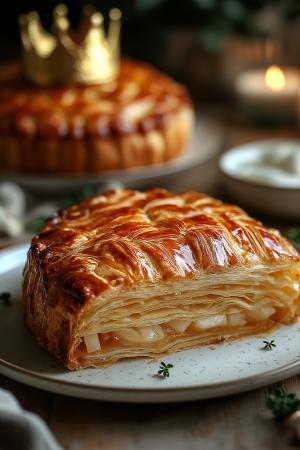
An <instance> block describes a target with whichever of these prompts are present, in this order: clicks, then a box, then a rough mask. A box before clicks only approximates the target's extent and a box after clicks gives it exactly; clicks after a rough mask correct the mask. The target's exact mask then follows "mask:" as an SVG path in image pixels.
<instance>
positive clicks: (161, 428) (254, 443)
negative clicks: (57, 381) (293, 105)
mask: <svg viewBox="0 0 300 450" xmlns="http://www.w3.org/2000/svg"><path fill="white" fill-rule="evenodd" d="M223 122H224V120H223ZM224 130H225V144H224V148H229V147H231V146H233V145H237V144H240V143H243V142H246V141H250V140H256V139H263V138H268V137H291V138H292V137H298V136H299V132H298V130H297V129H295V128H291V129H288V128H287V129H280V130H260V129H257V128H253V127H251V126H249V125H247V124H243V123H237V122H236V121H235V120H231V117H230V114H227V115H226V122H224ZM208 178H210V187H211V188H212V191H214V190H215V191H216V192H220V187H219V186H218V175H217V171H216V161H212V162H211V163H210V168H209V170H208ZM198 181H199V180H197V170H196V169H195V170H194V171H193V170H192V171H190V172H188V173H187V174H186V175H185V177H184V179H181V180H180V186H178V181H177V182H175V183H174V186H172V187H174V188H177V190H183V189H186V188H189V189H195V190H196V189H197V186H198ZM209 190H211V189H209ZM284 385H285V386H286V387H287V388H288V389H289V390H291V391H293V392H295V393H296V394H298V395H299V396H300V376H298V377H294V378H291V379H289V380H286V381H285V382H284ZM0 387H2V388H5V389H8V390H10V391H11V392H12V393H13V394H14V395H15V396H16V398H17V399H18V400H19V401H20V403H21V404H22V406H23V407H24V408H25V409H27V410H29V411H32V412H35V413H36V414H38V415H39V416H41V417H42V418H43V419H44V420H45V421H46V423H47V424H48V426H49V427H50V429H51V430H52V432H53V434H54V436H55V437H56V439H57V441H58V442H59V443H60V444H61V446H62V447H63V448H64V449H66V450H154V449H155V450H167V449H172V450H182V449H184V450H200V449H201V450H221V449H222V450H256V449H257V450H292V449H296V448H299V447H297V443H296V442H295V440H294V439H293V437H292V436H291V435H290V434H289V433H288V432H287V431H286V430H285V429H283V428H282V426H280V425H279V424H278V423H276V422H275V421H274V419H272V418H271V417H270V414H269V412H268V410H267V408H266V396H267V388H264V389H259V390H256V391H252V392H248V393H244V394H240V395H234V396H230V397H225V398H220V399H214V400H206V401H197V402H190V403H178V404H166V405H141V404H139V405H130V404H114V403H105V402H96V401H90V400H81V399H75V398H71V397H64V396H61V395H55V394H51V393H48V392H44V391H41V390H38V389H35V388H32V387H29V386H25V385H23V384H20V383H17V382H15V381H12V380H9V379H8V378H6V377H4V376H0Z"/></svg>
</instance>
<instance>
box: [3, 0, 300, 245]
mask: <svg viewBox="0 0 300 450" xmlns="http://www.w3.org/2000/svg"><path fill="white" fill-rule="evenodd" d="M65 3H66V5H67V6H68V8H69V17H70V20H71V23H72V25H73V26H74V27H76V25H77V24H78V22H79V19H80V15H81V12H82V9H83V7H84V6H85V5H87V4H91V3H92V4H94V5H95V6H96V8H97V9H98V10H101V12H102V13H103V15H104V17H106V18H107V15H108V11H109V10H110V9H111V8H112V7H115V6H117V7H119V8H120V9H121V10H122V14H123V18H122V39H121V43H122V54H123V55H126V56H128V57H130V58H134V59H139V60H143V61H147V62H150V63H152V64H154V65H155V66H156V67H157V68H159V69H160V70H162V71H164V72H166V73H168V74H170V75H171V76H172V77H174V78H175V79H176V80H178V81H180V82H181V83H183V84H185V85H186V86H187V88H188V90H189V92H190V94H191V96H192V99H193V102H194V105H195V109H196V111H197V120H196V128H195V136H196V137H195V138H194V141H193V145H194V146H196V147H199V152H200V151H201V152H202V156H203V157H202V158H200V159H199V158H195V159H194V160H191V161H189V164H185V165H183V167H182V171H181V177H180V180H179V178H178V170H177V171H175V172H173V171H172V170H169V169H168V170H165V171H162V172H160V173H159V174H158V173H157V174H155V173H153V176H151V177H149V176H148V177H145V179H144V180H143V176H144V175H143V174H142V175H141V176H140V177H139V176H137V177H131V178H130V177H129V178H127V179H125V181H124V179H123V178H121V179H118V177H117V178H116V179H115V178H114V179H112V180H111V181H112V182H113V183H115V184H116V185H118V183H119V184H120V185H126V186H128V187H132V188H135V187H138V188H139V187H141V188H147V187H151V186H153V185H160V186H164V187H167V188H170V189H174V190H175V191H183V190H187V189H194V190H200V191H204V192H207V193H209V194H213V195H216V196H219V197H221V198H224V199H226V200H227V199H229V200H234V201H238V202H239V203H240V204H242V206H244V205H245V207H248V208H249V209H250V211H251V212H252V211H253V212H254V213H256V215H259V217H262V218H264V217H265V215H266V216H267V220H269V219H268V210H267V208H266V211H264V206H263V204H261V205H260V206H259V207H258V208H257V211H255V210H256V208H255V205H256V203H255V202H256V198H255V199H254V201H253V198H252V201H251V199H250V202H249V198H248V201H247V196H248V197H249V196H250V197H251V195H254V194H251V192H250V194H249V192H248V193H245V192H244V191H243V194H242V195H243V197H242V198H241V197H239V196H237V197H236V196H235V195H234V191H236V190H239V187H238V185H234V186H231V187H230V186H229V185H228V183H226V176H224V173H223V175H222V174H221V172H220V169H219V167H218V162H219V159H220V155H221V154H223V153H224V151H226V150H228V149H230V148H232V147H235V146H237V145H240V144H244V143H249V142H253V141H257V140H259V141H260V140H264V139H269V138H272V139H280V140H282V139H283V140H287V139H293V140H294V141H293V142H297V140H298V138H299V111H300V107H299V89H298V80H299V68H300V45H299V32H300V2H299V0H184V1H175V0H122V1H117V0H113V1H109V0H101V1H88V2H86V1H82V0H77V1H76V2H74V1H73V2H71V1H70V0H69V1H66V2H65ZM56 5H57V1H54V0H47V2H41V1H38V0H23V1H14V0H10V2H9V4H7V5H6V7H5V12H4V11H3V14H4V17H5V18H4V19H3V20H2V23H1V28H0V39H1V46H0V58H1V61H2V62H3V63H4V62H6V61H15V60H16V59H18V58H19V55H20V42H19V29H18V20H17V19H18V17H19V16H20V14H22V13H24V12H28V11H30V10H36V11H38V12H39V14H40V16H41V20H42V23H43V24H44V25H45V27H46V28H48V29H49V28H50V24H51V19H52V11H53V8H54V7H55V6H56ZM273 66H275V67H276V68H279V70H280V74H279V78H280V77H282V76H283V77H284V80H285V81H284V85H282V86H281V87H279V88H278V86H277V84H276V83H277V81H278V74H277V75H276V73H275V75H274V73H273V72H272V73H271V84H270V83H268V80H265V78H263V80H264V81H263V86H261V83H262V82H261V81H260V80H261V78H262V74H263V76H264V77H265V74H266V72H267V70H268V68H272V67H273ZM255 71H256V72H255ZM247 73H248V75H249V73H250V75H249V77H248V79H246V80H245V78H247V76H248V75H247ZM245 74H246V77H245V76H244V75H245ZM253 74H254V75H253ZM282 74H283V75H282ZM241 75H242V77H241ZM276 76H277V78H276ZM272 77H273V78H272ZM274 77H275V79H274ZM272 80H273V81H272ZM295 80H296V81H295ZM265 83H266V84H265ZM272 83H273V84H272ZM274 83H275V84H274ZM295 86H296V87H295ZM197 130H198V131H197ZM293 148H294V150H293V152H294V153H293V154H292V153H291V151H290V153H289V154H288V157H289V158H290V159H291V157H292V158H294V155H295V154H296V153H297V151H298V150H299V149H298V150H295V146H294V147H293ZM295 152H296V153H295ZM297 154H298V153H297ZM205 155H206V156H205ZM291 155H292V156H291ZM294 159H295V158H294ZM295 161H296V160H295ZM297 161H299V162H298V163H297ZM297 161H296V162H295V164H294V163H293V164H294V166H293V167H294V169H295V170H294V169H293V170H294V172H295V173H298V172H299V174H298V175H299V177H300V158H298V160H297ZM297 164H298V165H297ZM177 169H178V168H177ZM297 171H298V172H297ZM287 177H289V175H287ZM299 177H298V178H299ZM0 178H2V180H3V181H4V180H5V177H4V176H1V175H0ZM295 179H296V178H295ZM260 181H261V180H260ZM298 183H299V186H298V185H297V183H296V185H295V186H296V187H297V186H298V187H297V189H295V186H294V187H293V188H294V190H297V196H296V197H295V196H294V194H291V193H288V196H286V194H287V190H286V189H285V192H284V194H285V197H284V200H280V201H281V202H284V203H285V202H286V201H288V202H289V203H290V204H292V209H293V210H296V212H294V213H292V214H290V213H289V214H287V215H286V214H285V213H284V214H281V210H280V205H279V206H278V211H275V214H274V208H273V211H272V214H271V215H272V216H278V218H280V216H282V217H283V219H282V217H281V219H282V220H283V222H285V225H286V224H287V223H289V224H290V223H291V224H292V225H293V226H294V227H295V224H296V226H298V221H299V219H300V212H299V211H298V206H295V202H296V204H297V202H298V203H299V201H300V181H299V179H298ZM88 184H89V183H87V185H88ZM277 184H278V183H277ZM19 185H21V187H22V183H21V184H20V183H19ZM275 185H276V182H275ZM26 186H27V188H28V185H26ZM285 187H286V186H285ZM277 188H278V186H277ZM279 188H280V186H279ZM80 189H81V191H80V192H82V185H81V187H80ZM84 189H85V192H86V193H87V194H90V193H93V192H94V191H93V189H95V187H93V188H90V187H89V186H84ZM25 190H26V189H25ZM42 191H43V195H44V194H45V189H44V188H43V189H42ZM50 191H51V189H50ZM51 192H52V197H54V198H51V199H50V200H51V201H52V200H53V201H55V202H56V200H57V198H55V197H57V195H58V194H57V193H55V192H54V191H53V190H52V191H51ZM51 192H50V193H51ZM80 192H79V193H77V194H76V195H74V194H70V193H69V192H67V190H66V192H64V193H63V194H61V193H60V194H59V195H60V196H61V195H63V196H65V197H66V201H65V205H67V204H72V202H73V203H74V201H77V200H78V199H81V198H82V194H81V193H80ZM39 194H41V192H39V186H38V183H35V184H34V189H31V188H28V189H27V190H26V196H27V199H26V202H27V203H26V205H30V208H31V207H32V205H36V203H37V198H38V197H39ZM48 194H49V193H48ZM255 195H256V196H258V197H259V196H260V193H259V192H256V193H255ZM48 197H51V195H48ZM28 198H29V200H28ZM0 199H1V194H0ZM32 199H33V200H32ZM243 199H245V202H243ZM276 199H277V200H276ZM286 199H287V200H286ZM47 201H48V200H47ZM276 201H277V202H278V201H279V200H278V192H277V193H275V194H273V196H271V197H270V196H269V197H267V200H266V199H265V198H264V202H271V203H272V202H273V203H274V202H276ZM39 202H40V201H39ZM39 202H38V203H39ZM43 203H45V201H44V200H43ZM55 204H57V202H56V203H55ZM40 206H41V205H40V203H39V207H40ZM26 208H27V206H26ZM28 208H29V207H28ZM30 208H29V209H30ZM39 211H40V210H39ZM43 211H44V210H43ZM46 211H48V210H47V208H46ZM276 212H278V214H276ZM265 213H266V214H265ZM43 215H44V214H41V213H35V214H32V217H33V218H34V220H37V224H38V226H40V224H41V223H42V221H43ZM286 217H288V220H287V219H286ZM40 219H41V221H40V222H39V220H40ZM0 221H1V218H0ZM299 242H300V238H299Z"/></svg>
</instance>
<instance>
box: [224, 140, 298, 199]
mask: <svg viewBox="0 0 300 450" xmlns="http://www.w3.org/2000/svg"><path fill="white" fill-rule="evenodd" d="M272 143H274V144H275V143H276V144H280V143H297V144H299V145H300V139H297V138H286V139H285V138H272V139H261V140H259V141H250V142H247V143H245V144H240V145H237V146H235V147H232V148H230V149H229V150H227V151H225V153H223V154H222V155H221V156H220V158H219V164H218V165H219V170H220V172H221V173H222V174H223V175H224V176H226V177H227V178H230V179H232V180H234V181H237V182H239V183H242V184H245V185H247V186H252V187H258V188H263V189H268V190H270V191H277V192H278V191H282V192H295V193H299V192H300V187H299V188H297V187H288V186H271V185H270V184H264V183H260V182H258V181H251V180H245V179H243V178H241V177H239V176H235V175H233V174H232V173H230V174H229V173H228V172H227V170H226V168H225V160H226V159H227V158H228V157H231V156H232V155H233V154H236V153H239V152H240V151H241V150H243V149H245V148H249V147H252V146H258V147H259V146H261V145H266V144H272Z"/></svg>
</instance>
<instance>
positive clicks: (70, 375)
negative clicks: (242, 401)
mask: <svg viewBox="0 0 300 450" xmlns="http://www.w3.org/2000/svg"><path fill="white" fill-rule="evenodd" d="M27 249H28V245H23V246H19V247H15V248H13V249H9V250H5V251H2V252H0V291H1V292H3V291H7V292H10V293H11V295H12V301H11V304H10V305H5V304H1V305H0V373H2V374H4V375H6V376H8V377H10V378H13V379H15V380H17V381H19V382H22V383H25V384H29V385H31V386H34V387H37V388H40V389H45V390H48V391H51V392H55V393H58V394H63V395H70V396H74V397H82V398H88V399H94V400H106V401H114V402H120V401H126V402H132V403H138V402H148V403H156V402H161V403H163V402H176V401H187V400H198V399H206V398H212V397H218V396H225V395H229V394H234V393H239V392H244V391H249V390H251V389H254V388H258V387H261V386H264V385H267V384H269V383H274V382H278V381H279V380H282V379H284V378H286V377H288V376H293V375H295V374H297V373H299V372H300V349H299V339H300V324H299V323H295V324H293V325H290V326H283V327H281V328H280V329H278V330H277V331H276V332H274V333H273V334H272V336H269V339H271V338H272V339H274V340H275V342H276V347H275V348H273V350H272V351H266V350H263V342H262V341H263V339H264V336H260V337H256V338H245V339H243V340H241V341H239V342H233V343H225V344H220V345H217V346H204V347H200V348H197V349H193V350H188V351H184V352H179V353H176V354H173V355H169V356H164V357H162V358H161V359H159V360H157V361H156V362H149V361H148V360H146V359H131V360H128V361H121V362H118V363H116V364H114V365H113V366H111V367H109V368H107V369H84V370H79V371H75V372H70V371H68V370H67V369H65V368H64V367H63V366H62V365H61V364H60V363H59V362H58V361H56V360H55V359H54V358H53V357H52V356H51V355H50V354H48V353H47V352H46V351H44V350H43V349H42V348H41V347H39V345H38V344H37V343H36V342H35V340H34V339H33V337H32V336H31V334H30V332H29V331H28V330H27V329H26V327H25V325H24V323H23V317H22V308H21V300H20V299H21V283H22V281H21V279H22V268H23V266H24V262H25V259H26V252H27ZM161 360H162V361H165V362H167V363H171V364H173V366H174V367H173V368H172V369H170V377H169V378H160V377H158V376H157V371H158V368H159V363H160V361H161Z"/></svg>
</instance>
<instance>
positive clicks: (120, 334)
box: [79, 305, 276, 353]
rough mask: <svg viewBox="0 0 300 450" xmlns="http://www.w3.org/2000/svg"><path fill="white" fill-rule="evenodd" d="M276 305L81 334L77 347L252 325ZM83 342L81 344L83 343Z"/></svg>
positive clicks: (143, 342) (141, 342)
mask: <svg viewBox="0 0 300 450" xmlns="http://www.w3.org/2000/svg"><path fill="white" fill-rule="evenodd" d="M275 313H276V309H275V308H274V307H273V306H271V305H257V306H255V307H253V308H251V309H249V310H247V311H246V312H240V311H237V310H234V309H232V312H230V313H229V314H215V315H211V316H209V315H206V316H203V317H199V318H196V319H193V320H191V319H174V320H170V321H168V322H165V323H161V324H159V325H151V326H143V327H129V328H127V329H122V330H116V331H114V332H109V333H95V334H88V335H85V336H83V337H82V342H81V345H80V346H79V350H80V351H81V352H87V353H93V352H99V351H103V352H106V351H110V350H111V349H113V348H114V347H116V348H118V347H119V348H121V347H122V348H125V347H126V348H127V347H128V348H132V347H141V346H143V347H147V345H152V346H153V344H154V345H155V343H157V345H158V346H159V345H161V344H162V343H163V342H164V341H166V340H167V339H168V338H170V337H175V336H182V337H184V336H192V335H195V336H201V335H204V334H207V332H208V330H209V331H210V330H214V331H219V330H220V334H221V335H222V332H224V334H226V332H231V333H234V330H235V329H236V330H238V329H239V328H240V327H242V326H244V325H250V326H251V325H252V326H253V325H255V324H256V323H259V322H262V321H267V320H269V319H271V318H272V316H273V315H275ZM83 343H84V344H83Z"/></svg>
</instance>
